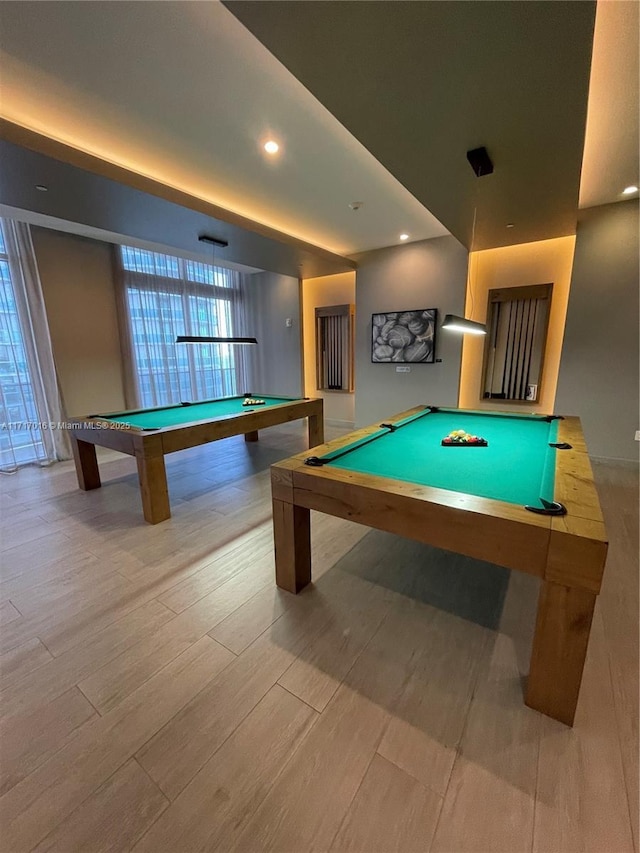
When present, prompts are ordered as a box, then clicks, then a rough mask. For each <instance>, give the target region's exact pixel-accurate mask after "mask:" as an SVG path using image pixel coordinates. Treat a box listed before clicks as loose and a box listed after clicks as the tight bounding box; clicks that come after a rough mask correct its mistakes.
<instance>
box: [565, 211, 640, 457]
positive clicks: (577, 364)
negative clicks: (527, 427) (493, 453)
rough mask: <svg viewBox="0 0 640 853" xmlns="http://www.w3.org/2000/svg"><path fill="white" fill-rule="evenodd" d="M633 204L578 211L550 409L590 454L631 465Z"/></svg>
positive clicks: (634, 410) (634, 405)
mask: <svg viewBox="0 0 640 853" xmlns="http://www.w3.org/2000/svg"><path fill="white" fill-rule="evenodd" d="M638 272H639V270H638V201H637V199H636V200H632V201H623V202H618V203H617V204H606V205H602V206H601V207H592V208H588V209H586V210H583V211H581V212H580V216H579V220H578V231H577V238H576V250H575V258H574V262H573V274H572V278H571V291H570V295H569V308H568V313H567V322H566V326H565V334H564V342H563V347H562V359H561V362H560V374H559V377H558V390H557V394H556V406H555V411H557V412H564V413H566V414H573V415H579V416H580V418H581V419H582V423H583V428H584V431H585V437H586V439H587V444H588V447H589V451H590V453H591V454H592V455H593V456H598V457H603V458H609V459H625V460H635V461H637V459H638V446H639V445H638V443H637V442H635V441H634V434H635V431H636V430H637V429H638V428H639V427H640V423H639V421H640V418H639V417H638Z"/></svg>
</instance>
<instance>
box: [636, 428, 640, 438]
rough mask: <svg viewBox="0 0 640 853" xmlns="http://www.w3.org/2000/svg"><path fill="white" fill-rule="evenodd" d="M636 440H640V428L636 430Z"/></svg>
mask: <svg viewBox="0 0 640 853" xmlns="http://www.w3.org/2000/svg"><path fill="white" fill-rule="evenodd" d="M636 441H640V429H637V430H636Z"/></svg>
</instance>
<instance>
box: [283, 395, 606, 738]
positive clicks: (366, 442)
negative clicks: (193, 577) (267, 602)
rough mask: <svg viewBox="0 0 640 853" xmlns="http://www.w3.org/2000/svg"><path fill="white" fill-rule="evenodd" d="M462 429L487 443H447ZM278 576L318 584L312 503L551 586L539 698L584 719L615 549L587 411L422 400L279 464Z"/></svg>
mask: <svg viewBox="0 0 640 853" xmlns="http://www.w3.org/2000/svg"><path fill="white" fill-rule="evenodd" d="M453 430H463V431H464V432H466V433H469V434H471V435H476V436H479V437H481V438H483V439H486V441H487V446H476V447H469V446H466V447H457V446H443V445H442V440H443V439H444V438H446V437H447V436H448V435H449V434H450V433H451V432H452V431H453ZM271 484H272V496H273V523H274V537H275V549H276V583H277V584H278V586H280V587H282V588H283V589H286V590H289V591H290V592H294V593H297V592H299V591H300V590H301V589H302V588H303V587H304V586H306V584H308V583H309V582H310V581H311V549H310V539H309V532H310V529H309V511H310V510H316V511H319V512H324V513H328V514H329V515H335V516H338V517H340V518H347V519H350V520H351V521H356V522H359V523H360V524H365V525H368V526H369V527H375V528H378V529H380V530H386V531H388V532H390V533H395V534H398V535H400V536H406V537H407V538H410V539H416V540H418V541H419V542H425V543H427V544H429V545H433V546H435V547H438V548H443V549H445V550H449V551H454V552H457V553H460V554H465V555H467V556H469V557H475V558H477V559H479V560H486V561H488V562H490V563H495V564H497V565H499V566H504V567H506V568H509V569H516V570H518V571H522V572H527V573H529V574H532V575H537V576H538V577H539V578H540V579H541V581H542V585H541V590H540V598H539V603H538V616H537V623H536V632H535V639H534V644H533V649H532V653H531V667H530V673H529V681H528V685H527V692H526V702H527V704H528V705H530V706H531V707H533V708H536V709H537V710H540V711H542V712H543V713H545V714H549V715H550V716H552V717H555V718H556V719H558V720H561V721H562V722H565V723H568V724H569V725H571V724H572V723H573V718H574V714H575V710H576V703H577V700H578V692H579V689H580V681H581V678H582V670H583V665H584V660H585V655H586V650H587V643H588V639H589V631H590V627H591V618H592V615H593V608H594V605H595V601H596V597H597V594H598V592H599V591H600V584H601V581H602V574H603V570H604V563H605V559H606V554H607V540H606V531H605V528H604V522H603V519H602V514H601V512H600V504H599V501H598V495H597V492H596V489H595V485H594V482H593V475H592V472H591V465H590V462H589V456H588V454H587V448H586V445H585V441H584V436H583V434H582V429H581V426H580V421H579V419H578V418H575V417H564V418H558V417H555V416H540V415H526V414H525V415H521V414H511V413H494V412H472V411H466V410H461V409H447V408H440V407H437V406H417V407H416V408H414V409H411V410H409V411H407V412H402V413H401V414H399V415H394V416H393V417H391V418H388V419H383V420H382V421H380V422H378V423H377V424H374V425H373V426H371V427H367V428H364V429H361V430H358V431H357V432H354V433H351V434H350V435H347V436H344V437H343V438H340V439H337V440H335V441H332V442H329V444H326V445H323V446H322V447H316V448H314V449H313V450H312V452H311V453H310V454H309V453H300V454H298V455H296V456H294V457H292V458H291V459H286V460H283V461H282V462H279V463H277V464H276V465H274V466H272V469H271Z"/></svg>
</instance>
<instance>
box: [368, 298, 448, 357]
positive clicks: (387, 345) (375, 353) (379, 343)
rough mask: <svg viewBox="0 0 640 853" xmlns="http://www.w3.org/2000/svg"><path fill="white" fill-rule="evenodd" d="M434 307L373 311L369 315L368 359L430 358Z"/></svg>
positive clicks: (434, 329)
mask: <svg viewBox="0 0 640 853" xmlns="http://www.w3.org/2000/svg"><path fill="white" fill-rule="evenodd" d="M437 316H438V309H437V308H423V309H420V310H418V311H392V312H390V313H386V314H374V315H373V317H372V319H371V333H372V334H371V361H373V362H396V363H401V364H403V363H407V362H409V363H412V364H413V363H416V362H428V363H430V362H434V361H435V353H436V346H435V344H436V320H437Z"/></svg>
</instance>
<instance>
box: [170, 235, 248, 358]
mask: <svg viewBox="0 0 640 853" xmlns="http://www.w3.org/2000/svg"><path fill="white" fill-rule="evenodd" d="M198 240H199V241H200V243H207V244H208V245H209V246H213V247H214V248H213V252H214V255H213V259H212V263H213V266H214V267H215V260H216V258H215V247H216V246H220V247H221V248H225V247H226V246H228V245H229V243H228V242H227V240H220V239H219V238H218V237H211V236H210V235H209V234H198ZM176 343H177V344H257V343H258V341H257V340H256V338H247V337H237V336H232V337H226V338H225V337H219V336H217V335H216V336H213V337H212V336H210V335H178V336H177V337H176Z"/></svg>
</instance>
